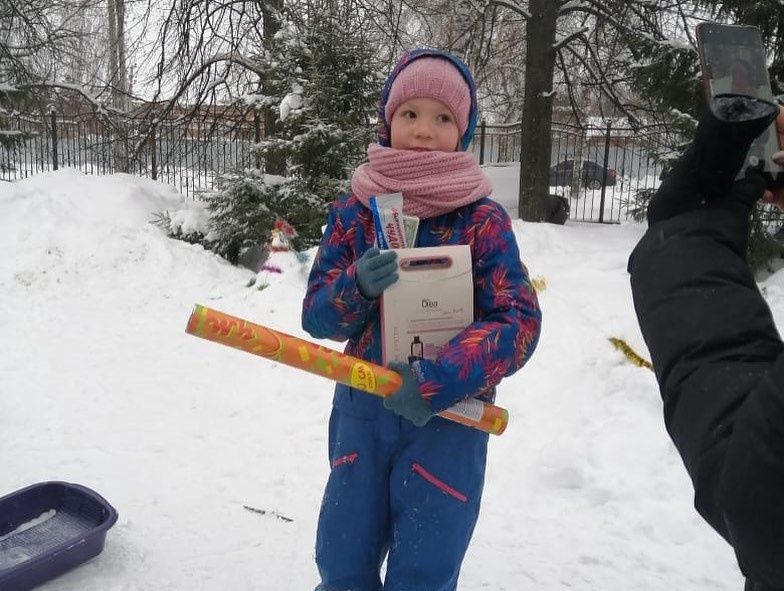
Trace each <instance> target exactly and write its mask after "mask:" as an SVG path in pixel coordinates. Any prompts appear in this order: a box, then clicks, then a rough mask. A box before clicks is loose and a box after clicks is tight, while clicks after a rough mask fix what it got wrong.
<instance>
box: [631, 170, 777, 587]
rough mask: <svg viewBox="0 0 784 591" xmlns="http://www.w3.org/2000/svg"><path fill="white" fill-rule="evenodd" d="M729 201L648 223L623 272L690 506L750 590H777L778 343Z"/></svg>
mask: <svg viewBox="0 0 784 591" xmlns="http://www.w3.org/2000/svg"><path fill="white" fill-rule="evenodd" d="M742 182H745V181H742ZM749 183H750V184H748V186H744V185H741V186H740V188H741V189H747V190H748V191H759V194H761V190H762V189H761V187H759V186H752V185H753V183H754V181H749ZM681 188H682V189H683V190H684V191H688V190H691V187H689V186H683V187H681ZM668 190H670V191H672V192H673V193H672V194H674V195H676V194H677V191H678V190H679V186H678V184H677V183H674V182H671V184H670V186H669V187H668ZM736 197H737V196H736ZM739 203H741V204H742V203H743V198H741V199H740V200H739V201H738V200H737V199H736V200H735V201H732V202H726V203H722V204H720V206H718V207H700V208H698V209H693V210H691V211H686V212H685V213H679V214H676V215H674V216H671V217H669V218H666V219H664V220H663V221H660V222H658V223H654V224H653V225H652V226H651V227H650V228H649V230H648V232H647V233H646V235H645V236H644V237H643V239H642V240H641V241H640V243H639V244H638V245H637V247H636V248H635V250H634V252H633V253H632V256H631V258H630V261H629V271H630V273H631V285H632V293H633V298H634V305H635V310H636V312H637V317H638V319H639V323H640V328H641V330H642V334H643V336H644V338H645V341H646V343H647V345H648V349H649V350H650V353H651V357H652V361H653V366H654V369H655V372H656V378H657V380H658V382H659V385H660V389H661V394H662V398H663V401H664V414H665V423H666V426H667V430H668V432H669V434H670V436H671V437H672V440H673V441H674V443H675V445H676V447H677V449H678V451H679V452H680V455H681V456H682V458H683V462H684V464H685V465H686V468H687V470H688V472H689V474H690V476H691V478H692V481H693V483H694V488H695V505H696V508H697V510H698V511H699V513H700V514H701V515H702V516H703V517H704V518H705V519H706V520H707V521H708V522H709V523H710V524H711V526H712V527H713V528H714V529H715V530H716V531H717V532H719V533H720V534H721V535H722V536H723V537H724V538H725V539H726V540H727V541H728V542H729V543H730V544H732V546H733V548H734V549H735V552H736V555H737V557H738V561H739V564H740V565H741V569H742V570H743V572H744V573H745V574H746V576H747V577H749V578H750V579H753V580H754V581H757V582H760V583H762V584H764V585H766V587H753V588H754V589H757V588H760V589H762V588H768V589H776V588H782V589H784V560H783V559H782V558H784V391H783V389H782V385H783V384H784V357H783V356H782V353H783V352H784V346H782V342H781V338H780V337H779V334H778V332H777V330H776V327H775V325H774V322H773V318H772V315H771V312H770V310H769V308H768V306H767V304H766V303H765V301H764V299H763V298H762V296H761V294H760V293H759V291H758V289H757V286H756V283H755V281H754V277H753V275H752V273H751V271H750V270H749V268H748V265H747V264H746V261H745V232H747V229H748V224H747V219H744V217H743V212H742V211H739V209H738V204H739ZM724 205H728V206H726V207H725V206H724ZM743 207H745V206H743ZM741 209H742V208H741ZM745 214H746V218H747V217H748V209H747V208H746V209H745Z"/></svg>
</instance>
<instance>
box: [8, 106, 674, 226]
mask: <svg viewBox="0 0 784 591" xmlns="http://www.w3.org/2000/svg"><path fill="white" fill-rule="evenodd" d="M0 129H12V130H16V131H18V132H21V133H22V134H23V136H24V138H25V140H24V142H23V144H22V145H20V146H19V147H18V148H17V149H15V150H11V151H9V150H6V149H0V178H2V179H4V180H13V179H18V178H26V177H28V176H30V175H33V174H36V173H38V172H42V171H47V170H56V169H58V168H60V167H71V168H76V169H79V170H82V171H84V172H85V173H89V174H111V173H115V172H127V173H129V174H134V175H140V176H147V177H150V178H153V179H157V180H159V181H162V182H165V183H168V184H171V185H173V186H174V187H176V188H177V189H178V190H179V191H180V192H182V193H183V194H184V195H187V196H189V197H191V198H196V199H198V198H199V197H200V196H201V195H203V194H204V193H205V192H208V191H212V190H214V189H215V188H216V185H217V177H218V176H219V175H220V174H221V173H223V172H227V171H230V170H233V169H235V168H238V167H248V166H254V165H255V166H258V164H259V163H258V162H254V154H253V147H254V145H255V144H256V143H257V142H258V141H260V139H261V132H260V125H259V120H258V118H256V119H255V120H254V119H253V118H248V117H247V116H244V115H243V114H240V113H239V112H236V113H235V112H230V111H223V112H221V113H220V116H215V115H212V116H209V117H202V118H179V119H170V120H155V119H149V118H145V119H134V118H127V119H122V120H116V119H112V120H111V121H109V120H108V119H107V118H105V117H98V116H95V115H94V114H89V115H74V116H61V115H58V114H57V113H54V112H53V113H50V114H49V115H47V116H44V117H41V116H37V117H36V116H29V115H19V114H16V115H14V116H3V117H2V118H0ZM520 137H521V131H520V124H519V123H516V124H510V125H488V124H485V123H482V125H480V127H479V128H478V129H477V133H476V135H475V138H474V142H473V143H472V145H471V146H470V148H469V150H470V151H472V152H473V153H474V154H475V155H476V157H477V159H478V160H479V161H480V163H481V164H483V165H504V164H506V165H509V166H518V167H519V162H520ZM672 144H673V139H672V138H671V137H669V136H668V134H667V133H666V132H665V131H664V130H663V129H662V128H660V127H643V128H639V129H636V130H634V131H632V130H630V129H629V128H628V127H626V128H625V127H623V126H621V125H617V126H615V127H613V124H612V123H607V124H605V125H603V126H584V127H578V126H570V125H564V124H554V126H553V136H552V151H551V162H552V166H553V169H552V170H551V175H550V181H551V187H550V192H551V193H556V194H559V195H563V196H565V197H566V198H567V199H568V200H569V203H570V218H571V219H573V220H581V221H595V222H619V221H621V220H625V219H628V218H629V217H631V216H632V215H633V213H634V211H635V208H636V207H637V204H638V199H639V197H640V195H642V194H643V193H644V191H646V190H650V189H653V188H655V187H656V186H658V183H659V176H660V173H661V166H660V164H659V163H658V162H657V159H656V158H655V156H654V155H655V154H657V153H662V152H663V151H666V150H668V149H670V148H671V146H672ZM574 161H576V162H578V163H583V162H586V161H587V162H588V163H593V164H590V171H589V170H588V168H589V164H583V165H582V166H583V167H584V168H583V173H582V174H581V173H580V164H574ZM559 166H560V168H557V167H559ZM605 169H606V174H604V171H605ZM596 170H598V171H599V178H600V180H599V181H597V180H596V179H595V177H596V174H589V172H591V171H594V172H595V171H596ZM564 171H566V176H564Z"/></svg>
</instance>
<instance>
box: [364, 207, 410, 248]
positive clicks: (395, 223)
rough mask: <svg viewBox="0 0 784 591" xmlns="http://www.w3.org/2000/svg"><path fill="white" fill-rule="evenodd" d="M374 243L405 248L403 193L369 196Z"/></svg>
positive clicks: (380, 245) (385, 246)
mask: <svg viewBox="0 0 784 591" xmlns="http://www.w3.org/2000/svg"><path fill="white" fill-rule="evenodd" d="M370 209H371V211H372V212H373V225H374V226H375V229H376V243H377V244H378V247H379V248H382V249H388V248H406V246H407V243H406V229H405V226H404V222H403V194H402V193H390V194H388V195H374V196H373V197H371V198H370Z"/></svg>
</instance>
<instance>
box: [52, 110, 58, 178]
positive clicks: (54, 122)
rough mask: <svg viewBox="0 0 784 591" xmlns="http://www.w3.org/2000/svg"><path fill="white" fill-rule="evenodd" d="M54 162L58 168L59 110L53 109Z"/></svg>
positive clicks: (55, 167)
mask: <svg viewBox="0 0 784 591" xmlns="http://www.w3.org/2000/svg"><path fill="white" fill-rule="evenodd" d="M51 115H52V164H53V166H54V170H57V161H58V157H57V111H55V110H54V109H52V113H51Z"/></svg>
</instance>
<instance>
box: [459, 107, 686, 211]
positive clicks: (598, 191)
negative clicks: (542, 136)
mask: <svg viewBox="0 0 784 591" xmlns="http://www.w3.org/2000/svg"><path fill="white" fill-rule="evenodd" d="M521 136H522V130H521V128H520V123H513V124H508V125H487V124H485V123H484V122H483V123H482V124H481V125H480V126H479V129H478V130H477V134H476V137H475V140H474V143H473V144H472V146H471V148H470V149H471V150H472V151H473V152H474V154H475V155H476V156H477V158H478V159H479V162H480V164H496V165H502V164H506V165H507V166H510V167H517V169H518V175H519V163H520V159H521V153H520V150H521ZM551 140H552V142H551V153H550V162H551V169H550V193H551V194H557V195H562V196H563V197H565V198H566V199H568V201H569V206H570V213H569V217H570V219H573V220H580V221H591V222H619V221H621V220H625V219H629V218H630V217H635V216H637V217H639V214H640V213H641V209H642V208H643V207H644V204H645V197H646V194H649V193H650V191H652V190H654V189H655V188H656V187H658V185H659V182H660V176H661V172H662V165H661V162H660V159H659V158H658V157H657V155H661V154H664V153H666V152H668V151H671V150H672V149H673V148H674V147H675V145H676V144H677V141H678V138H676V137H673V136H672V135H671V134H670V133H669V132H668V130H667V129H665V128H663V127H661V126H645V127H638V128H637V129H634V130H632V129H630V128H629V127H628V126H626V125H623V124H622V123H620V122H613V121H609V122H603V124H602V125H595V124H594V125H586V126H577V125H569V124H563V123H554V124H553V127H552V138H551ZM516 178H517V179H519V176H518V177H516Z"/></svg>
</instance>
